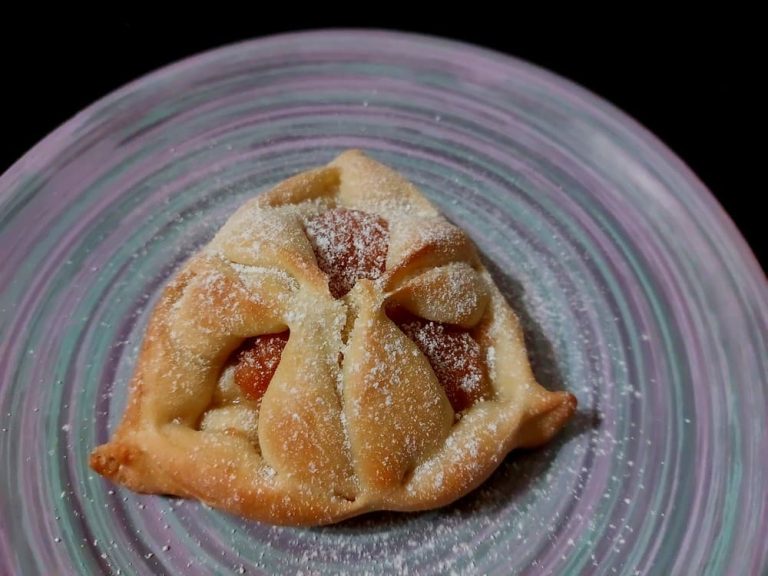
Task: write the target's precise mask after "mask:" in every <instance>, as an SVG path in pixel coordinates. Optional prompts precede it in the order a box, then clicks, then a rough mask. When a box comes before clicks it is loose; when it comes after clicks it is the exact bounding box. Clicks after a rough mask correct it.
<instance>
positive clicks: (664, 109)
mask: <svg viewBox="0 0 768 576" xmlns="http://www.w3.org/2000/svg"><path fill="white" fill-rule="evenodd" d="M297 12H298V11H297ZM540 18H541V17H539V19H540ZM470 20H471V19H469V18H468V19H466V20H465V21H461V22H460V23H456V24H452V23H448V22H434V21H430V20H428V19H424V23H418V22H417V21H414V20H409V21H408V22H411V23H409V24H403V22H406V20H403V19H392V18H390V19H387V18H378V19H370V18H369V19H367V20H366V19H364V18H358V19H356V20H355V19H351V20H349V19H347V20H339V19H338V18H337V19H333V18H330V17H328V16H324V17H320V18H313V17H310V16H307V15H304V16H303V17H301V16H292V17H281V18H277V17H274V16H271V17H270V18H264V17H261V18H257V17H242V18H234V17H230V18H227V19H224V18H215V17H212V18H206V19H202V20H200V21H198V22H196V23H194V24H190V23H189V22H177V21H168V20H166V21H163V22H159V21H156V20H152V21H148V19H147V18H130V17H123V18H115V19H110V20H109V21H108V22H109V24H108V25H105V24H104V23H102V24H95V23H93V22H92V21H85V20H84V21H82V22H80V23H73V22H67V23H66V25H63V24H59V25H56V26H53V25H51V26H49V27H47V28H48V29H44V28H41V27H40V26H39V25H37V26H35V27H34V28H33V29H29V30H27V29H25V28H24V25H23V24H19V27H18V29H15V30H10V32H9V33H6V34H5V35H2V36H0V65H1V66H2V68H0V69H2V72H3V78H4V81H3V84H4V87H2V89H1V90H0V94H2V96H0V97H1V98H2V104H3V105H2V108H1V109H0V113H2V115H3V117H2V126H3V128H2V132H0V134H2V139H1V140H0V141H1V142H2V143H1V144H0V172H3V171H5V170H6V169H7V168H8V167H9V166H10V165H11V164H12V163H13V162H15V161H16V160H17V159H18V158H19V157H20V156H21V155H23V154H24V153H25V152H26V151H27V150H28V149H29V148H30V147H31V146H33V145H34V144H35V143H36V142H38V141H39V140H40V139H42V138H43V137H44V136H45V135H46V134H48V133H49V132H50V131H51V130H53V129H54V128H56V127H57V126H58V125H59V124H61V123H62V122H64V121H66V120H67V119H68V118H70V117H71V116H72V115H74V114H75V113H77V112H78V111H79V110H80V109H82V108H83V107H85V106H87V105H89V104H90V103H92V102H93V101H95V100H97V99H99V98H101V97H102V96H104V95H106V94H108V93H109V92H111V91H112V90H114V89H115V88H117V87H119V86H121V85H123V84H125V83H126V82H129V81H131V80H133V79H135V78H137V77H139V76H141V75H143V74H145V73H147V72H149V71H151V70H154V69H156V68H158V67H160V66H163V65H166V64H169V63H171V62H173V61H175V60H178V59H180V58H184V57H186V56H189V55H192V54H194V53H197V52H200V51H204V50H207V49H210V48H214V47H217V46H220V45H223V44H228V43H231V42H235V41H238V40H244V39H248V38H253V37H257V36H262V35H265V34H271V33H276V32H285V31H291V30H302V29H309V28H318V27H378V28H390V29H400V30H408V31H414V32H421V33H427V34H432V35H440V36H446V37H449V38H454V39H458V40H464V41H467V42H471V43H474V44H478V45H482V46H486V47H489V48H493V49H495V50H499V51H502V52H506V53H508V54H512V55H514V56H517V57H519V58H523V59H525V60H528V61H530V62H532V63H534V64H538V65H540V66H543V67H545V68H548V69H550V70H552V71H554V72H556V73H558V74H560V75H562V76H565V77H567V78H569V79H571V80H573V81H575V82H577V83H579V84H581V85H582V86H585V87H587V88H589V89H590V90H592V91H593V92H595V93H597V94H599V95H600V96H602V97H604V98H605V99H607V100H609V101H610V102H612V103H613V104H615V105H616V106H618V107H619V108H621V109H623V110H624V111H625V112H627V113H629V114H630V115H631V116H633V117H634V118H636V119H637V120H638V121H639V122H640V123H641V124H643V125H645V126H646V127H647V128H648V129H649V130H651V131H652V132H654V133H655V134H656V135H657V136H658V137H659V138H660V139H661V140H662V141H664V142H665V143H666V144H667V145H668V146H669V147H670V148H671V149H672V150H674V151H675V152H676V153H677V154H678V155H679V156H680V157H681V158H682V159H683V160H684V161H685V162H686V163H687V164H688V165H689V166H690V167H691V169H692V170H693V171H694V172H695V173H696V174H698V176H699V177H700V178H701V180H702V181H703V182H704V183H705V184H706V185H707V187H708V188H709V189H710V190H711V191H712V192H713V193H714V194H715V196H716V197H717V198H718V200H719V201H720V203H721V204H722V205H723V207H724V208H725V209H726V211H727V212H728V213H729V215H730V216H731V218H732V219H733V220H734V222H735V223H736V225H737V226H738V227H739V229H740V230H741V232H742V234H743V235H744V236H745V238H746V239H747V241H748V243H749V244H750V246H751V247H752V250H753V251H754V252H755V254H756V256H757V257H758V259H759V260H760V262H761V264H762V266H763V269H764V270H765V269H766V262H768V254H767V253H766V242H765V233H764V231H763V223H762V212H763V211H762V210H760V209H759V208H758V207H757V206H756V201H757V200H756V198H757V197H758V190H759V189H761V188H764V184H762V183H761V182H759V181H757V176H758V170H757V168H756V164H755V162H756V160H754V161H753V160H749V158H752V157H754V158H756V157H757V154H755V153H754V152H752V150H755V147H756V146H757V145H758V142H759V140H756V141H753V139H752V138H751V137H750V134H753V133H757V132H759V131H758V128H757V126H756V118H757V117H758V114H757V111H756V108H755V107H753V106H752V105H751V104H750V103H749V102H750V100H751V98H752V96H753V95H754V94H758V93H759V92H758V89H757V85H756V80H755V78H756V76H757V74H756V71H757V70H759V68H760V67H759V66H758V63H757V58H756V57H755V56H754V52H753V51H751V49H750V48H751V47H750V46H749V44H750V42H751V36H750V35H749V33H748V32H747V31H746V30H742V29H741V27H729V26H728V25H727V24H726V23H725V22H724V21H723V22H715V23H714V24H713V25H711V26H708V27H702V26H699V25H694V24H693V23H691V22H683V23H676V24H675V23H673V24H667V27H666V28H664V27H663V26H660V25H659V24H658V23H651V24H648V25H642V26H637V31H631V30H628V29H626V28H625V27H623V26H622V27H618V26H615V25H612V26H609V25H601V24H598V23H597V22H594V23H593V24H592V25H590V26H586V27H585V26H584V25H581V24H579V25H569V26H567V27H564V31H563V30H557V31H554V29H553V28H550V27H547V26H534V25H529V24H530V22H524V23H521V22H518V23H516V24H515V25H512V24H511V23H510V24H509V25H504V26H498V27H492V26H489V22H490V20H488V19H485V20H482V19H478V21H479V22H480V23H479V24H473V23H472V22H471V21H470ZM630 20H631V18H630ZM371 22H374V23H375V24H372V23H371ZM665 22H666V21H665ZM726 38H727V40H726ZM763 147H764V146H763Z"/></svg>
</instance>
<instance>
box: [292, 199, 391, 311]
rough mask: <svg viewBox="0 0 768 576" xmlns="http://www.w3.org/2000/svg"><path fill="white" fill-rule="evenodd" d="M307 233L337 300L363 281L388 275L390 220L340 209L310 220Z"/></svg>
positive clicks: (357, 211)
mask: <svg viewBox="0 0 768 576" xmlns="http://www.w3.org/2000/svg"><path fill="white" fill-rule="evenodd" d="M305 230H306V233H307V237H308V238H309V241H310V242H311V244H312V249H313V250H314V251H315V258H316V259H317V265H318V267H319V268H320V270H322V271H323V272H325V274H326V275H327V276H328V288H329V289H330V291H331V294H332V295H333V297H334V298H341V297H342V296H344V295H345V294H346V293H347V292H349V291H350V290H352V287H353V286H354V285H355V282H357V281H358V280H359V279H361V278H368V279H369V280H376V279H377V278H378V277H379V276H381V275H382V274H383V273H384V268H385V266H386V263H387V248H388V247H389V227H388V226H387V221H386V220H384V219H382V218H379V217H378V216H375V215H373V214H368V213H366V212H361V211H360V210H347V209H346V208H336V209H334V210H328V211H326V212H323V213H322V214H320V215H319V216H315V217H314V218H312V219H310V220H309V221H308V222H307V224H306V226H305Z"/></svg>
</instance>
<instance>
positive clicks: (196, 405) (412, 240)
mask: <svg viewBox="0 0 768 576" xmlns="http://www.w3.org/2000/svg"><path fill="white" fill-rule="evenodd" d="M335 207H344V208H350V209H356V210H363V211H367V212H370V213H373V214H376V215H378V216H380V217H381V218H383V219H385V220H386V221H387V222H388V224H389V235H390V243H389V251H388V254H387V265H386V270H385V272H384V275H383V276H382V277H381V278H379V280H377V281H371V280H359V281H358V282H357V284H356V285H355V287H354V288H353V289H352V291H351V292H350V293H349V294H348V295H347V296H345V297H344V298H342V299H334V298H333V297H332V296H331V294H330V292H329V290H328V283H327V279H326V276H325V275H324V274H323V273H322V272H321V271H320V270H319V268H318V267H317V264H316V261H315V256H314V253H313V251H312V247H311V245H310V243H309V241H308V239H307V237H306V234H305V232H304V223H305V222H306V220H307V219H308V218H311V217H312V216H314V215H317V214H319V213H321V212H323V211H324V210H327V209H330V208H335ZM392 307H399V308H403V309H405V310H407V311H408V312H410V313H411V314H415V315H417V316H420V317H422V318H425V319H427V320H433V321H437V322H442V323H448V324H454V325H457V326H460V327H462V328H465V329H468V330H470V333H471V334H472V335H473V336H474V338H475V339H476V340H477V341H478V342H479V343H480V345H481V347H482V349H483V350H484V353H485V354H486V358H487V360H488V368H489V369H488V372H489V379H490V384H491V388H492V390H493V394H492V396H491V397H490V398H489V399H487V400H482V401H479V402H477V403H476V404H474V405H473V406H471V407H470V408H468V409H466V410H465V411H464V412H462V414H461V417H460V418H458V419H457V418H455V415H454V412H453V409H452V408H451V404H450V403H449V401H448V399H447V397H446V394H445V391H444V390H443V388H442V387H441V385H440V384H439V382H438V380H437V378H436V376H435V373H434V372H433V370H432V368H431V367H430V364H429V362H428V361H427V359H426V358H425V357H424V356H423V355H422V354H421V352H420V351H419V349H418V348H417V346H416V345H415V344H414V342H412V341H411V340H409V339H408V337H406V336H405V334H404V333H403V332H401V331H400V329H399V328H398V327H397V325H396V324H395V323H394V322H393V321H392V320H391V319H390V318H389V317H388V315H387V311H388V309H390V308H392ZM286 329H288V330H290V337H289V340H288V343H287V345H286V347H285V349H284V350H283V356H282V360H281V361H280V364H279V366H278V368H277V371H276V372H275V375H274V377H273V379H272V381H271V383H270V385H269V387H268V389H267V392H266V394H265V396H264V398H263V400H262V401H261V403H260V404H256V403H254V402H252V401H249V400H248V399H247V398H244V397H243V396H242V394H240V393H239V392H238V390H237V387H236V386H234V387H233V385H232V383H231V374H230V371H228V369H227V367H226V364H227V359H228V358H229V356H230V355H231V354H232V352H233V351H234V350H235V349H236V348H237V347H238V346H239V345H240V344H241V343H242V342H243V340H244V339H246V338H249V337H253V336H257V335H259V334H270V333H277V332H281V331H284V330H286ZM575 408H576V399H575V398H574V397H573V396H572V395H571V394H568V393H566V392H549V391H547V390H545V389H544V388H542V387H541V386H540V385H539V384H538V383H537V382H536V380H535V379H534V377H533V373H532V371H531V369H530V365H529V363H528V359H527V355H526V351H525V346H524V342H523V335H522V331H521V329H520V325H519V322H518V319H517V317H516V315H515V314H514V312H513V311H512V310H511V308H510V307H509V305H508V304H507V303H506V301H505V300H504V298H503V297H502V295H501V294H500V293H499V291H498V289H497V288H496V286H495V284H494V283H493V280H492V279H491V277H490V275H489V274H488V272H487V271H486V270H485V269H484V268H483V266H482V264H481V263H480V261H479V259H478V257H477V253H476V251H475V248H474V246H473V244H472V242H471V241H470V240H469V239H468V238H467V236H466V235H465V234H464V233H463V232H462V231H461V230H459V229H458V228H456V227H455V226H453V225H451V224H450V223H448V222H447V221H446V220H445V219H443V218H442V217H441V216H440V215H439V213H438V212H437V211H436V210H435V209H434V207H433V206H432V205H431V204H430V203H429V202H428V201H427V200H426V198H424V196H422V195H421V193H420V192H419V191H418V189H416V187H415V186H413V185H412V184H410V183H409V182H407V181H406V180H405V179H403V178H402V177H401V176H400V175H398V174H397V173H396V172H394V171H392V170H390V169H389V168H386V167H384V166H382V165H381V164H379V163H377V162H375V161H373V160H371V159H369V158H367V157H366V156H364V155H363V154H361V153H360V152H357V151H350V152H345V153H344V154H342V155H341V156H339V157H338V158H337V159H336V160H334V161H333V162H332V163H331V164H329V165H328V166H327V167H323V168H318V169H315V170H311V171H308V172H305V173H302V174H299V175H298V176H295V177H293V178H291V179H289V180H286V181H284V182H282V183H281V184H279V185H278V186H276V187H275V188H274V189H272V190H271V191H270V192H268V193H266V194H264V195H261V196H259V197H257V198H255V199H253V200H251V201H250V202H248V203H246V204H245V205H244V206H242V207H241V208H240V209H239V210H238V211H237V212H236V213H235V214H234V215H233V216H232V217H231V218H230V219H229V221H228V222H227V224H226V225H225V226H224V227H223V228H222V229H221V230H220V231H219V233H218V234H217V235H216V237H215V238H214V239H213V240H212V241H211V243H210V244H209V245H208V246H207V247H206V248H205V249H204V250H202V251H201V252H200V253H199V254H197V255H195V256H194V257H193V258H192V259H191V260H190V261H189V262H188V263H187V264H186V265H185V266H184V268H183V269H182V271H181V272H180V273H179V274H178V275H177V277H176V278H175V279H174V280H173V281H172V282H171V283H169V285H168V286H167V287H166V289H165V291H164V293H163V295H162V298H161V300H160V302H159V303H158V305H157V306H156V308H155V310H154V311H153V314H152V318H151V320H150V323H149V326H148V328H147V332H146V334H145V338H144V342H143V344H142V348H141V351H140V355H139V359H138V362H137V366H136V371H135V374H134V377H133V380H132V383H131V393H130V397H129V400H128V405H127V407H126V410H125V414H124V416H123V420H122V422H121V424H120V426H119V427H118V429H117V430H116V431H115V433H114V435H113V437H112V439H111V440H110V441H109V442H108V443H107V444H104V445H102V446H99V447H97V448H96V449H95V450H94V451H93V453H92V455H91V459H90V464H91V466H92V468H93V469H94V470H96V471H97V472H98V473H100V474H103V475H104V476H106V477H108V478H111V479H112V480H114V481H115V482H117V483H119V484H122V485H124V486H126V487H128V488H131V489H133V490H136V491H140V492H149V493H165V494H174V495H178V496H183V497H191V498H197V499H199V500H202V501H204V502H206V503H208V504H210V505H212V506H215V507H218V508H221V509H224V510H227V511H229V512H232V513H235V514H240V515H242V516H247V517H249V518H254V519H258V520H263V521H267V522H272V523H278V524H291V525H315V524H324V523H329V522H336V521H339V520H342V519H344V518H348V517H351V516H355V515H357V514H361V513H364V512H368V511H372V510H380V509H391V510H422V509H428V508H433V507H436V506H441V505H444V504H447V503H449V502H452V501H453V500H456V499H457V498H459V497H460V496H462V495H464V494H466V493H467V492H469V491H470V490H472V489H473V488H474V487H476V486H477V485H479V484H480V483H481V482H483V481H484V480H485V479H486V478H487V477H488V475H489V474H490V473H491V472H492V471H493V470H494V469H495V468H496V467H497V466H498V464H499V463H500V462H501V460H502V459H503V458H504V457H505V456H506V454H507V453H508V452H509V451H510V450H512V449H514V448H516V447H532V446H537V445H539V444H542V443H544V442H547V441H548V440H550V439H551V438H552V437H553V436H554V435H555V434H556V433H557V432H558V431H559V430H560V429H561V428H562V426H563V425H564V424H565V423H566V421H567V420H568V419H569V418H570V416H571V415H572V414H573V412H574V411H575Z"/></svg>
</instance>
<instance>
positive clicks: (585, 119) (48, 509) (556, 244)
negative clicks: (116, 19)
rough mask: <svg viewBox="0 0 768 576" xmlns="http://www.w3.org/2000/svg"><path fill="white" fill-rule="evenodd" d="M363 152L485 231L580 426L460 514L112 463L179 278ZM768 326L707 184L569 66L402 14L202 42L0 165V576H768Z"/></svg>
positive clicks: (492, 262)
mask: <svg viewBox="0 0 768 576" xmlns="http://www.w3.org/2000/svg"><path fill="white" fill-rule="evenodd" d="M350 147H358V148H362V149H365V150H366V151H368V152H369V153H370V154H372V155H373V156H374V157H376V158H378V159H380V160H382V161H384V162H385V163H388V164H390V165H392V166H394V167H396V168H397V169H398V170H400V171H402V172H403V173H404V174H406V175H407V176H408V177H409V178H411V179H412V180H413V181H414V182H416V183H417V184H418V185H419V186H420V187H421V188H422V189H423V190H424V191H425V192H426V193H427V194H428V195H429V196H430V198H431V199H433V200H434V201H435V202H436V203H437V204H439V205H440V206H441V207H442V208H443V209H444V210H445V212H446V213H447V214H448V215H449V217H450V218H451V219H453V220H454V221H455V222H457V223H458V224H459V225H461V226H462V227H464V228H465V229H466V230H467V231H468V232H469V233H470V235H471V236H472V237H473V238H474V239H475V240H476V242H477V243H478V245H479V247H480V248H481V250H482V252H483V254H484V257H485V259H486V261H487V263H488V267H489V269H490V270H491V271H492V273H493V274H494V276H495V278H496V279H497V281H498V283H499V284H500V286H501V287H502V289H503V291H504V292H505V294H506V295H507V296H508V298H509V299H510V300H511V301H512V302H513V304H514V306H515V307H516V309H517V310H518V311H519V312H520V315H521V317H522V318H523V320H524V323H525V327H526V336H527V340H528V344H529V346H530V349H531V354H532V359H533V362H534V365H535V369H536V372H537V376H538V377H539V379H540V380H541V381H542V382H544V383H545V384H546V385H547V386H548V387H551V388H564V389H568V390H570V391H571V392H573V393H574V394H576V395H577V396H578V400H579V406H580V411H579V413H578V416H577V418H576V419H575V422H573V424H572V425H570V427H569V428H568V429H567V430H566V431H565V433H564V434H563V435H562V436H561V437H560V438H559V439H558V440H557V442H555V443H554V444H552V445H551V446H549V447H547V448H545V449H543V450H538V451H530V452H521V453H515V454H513V455H511V456H510V457H509V458H508V459H507V460H506V461H505V462H504V464H503V465H502V466H501V468H500V469H499V470H498V472H497V473H495V474H494V475H493V477H492V478H491V479H490V480H489V481H488V482H487V483H486V484H484V485H483V486H482V487H481V488H480V489H478V490H477V491H476V492H474V493H473V494H471V495H469V496H467V497H466V498H464V499H462V500H461V501H459V502H458V503H456V504H454V505H452V506H449V507H447V508H445V509H441V510H436V511H432V512H428V513H423V514H408V515H406V514H373V515H369V516H366V517H363V518H359V519H354V520H351V521H348V522H345V523H342V524H339V525H336V526H331V527H325V528H320V529H291V528H277V527H270V526H267V525H263V524H259V523H255V522H248V521H244V520H241V519H238V518H234V517H232V516H228V515H226V514H222V513H220V512H216V511H213V510H211V509H208V508H206V507H204V506H201V505H200V504H198V503H195V502H187V501H181V500H174V499H170V498H164V497H157V496H140V495H137V494H133V493H131V492H128V491H125V490H122V489H119V488H116V487H115V486H113V485H111V484H110V483H109V482H107V481H105V480H103V479H102V478H100V477H98V476H96V475H95V474H93V473H92V472H91V471H90V470H89V468H88V466H87V458H88V454H89V451H90V450H91V449H92V448H93V446H94V445H96V444H98V443H100V442H103V441H104V440H105V439H106V438H107V436H108V434H109V432H110V430H112V429H113V428H114V426H115V424H116V422H117V420H118V418H119V416H120V414H121V412H122V409H123V406H124V404H125V398H126V386H127V382H128V380H129V378H130V374H131V371H132V368H133V365H134V362H135V360H136V354H137V346H138V345H139V343H140V340H141V336H142V332H143V329H144V326H145V325H146V322H147V319H148V315H149V312H150V310H151V307H152V304H153V302H154V301H155V299H156V298H157V296H158V293H159V290H160V288H161V286H162V285H163V283H164V282H165V281H166V280H167V279H168V278H169V277H170V276H171V274H172V273H173V271H174V270H175V269H176V268H177V267H178V266H179V264H180V263H181V262H182V261H183V260H184V259H185V258H186V257H188V256H189V255H190V254H191V253H192V252H194V251H195V250H196V249H197V248H198V247H200V246H201V245H203V244H204V243H205V242H207V241H208V240H209V239H210V238H211V236H212V235H213V233H214V232H215V230H216V229H217V228H218V227H219V226H220V225H221V224H222V223H223V221H224V219H225V218H226V216H227V215H228V214H229V213H231V212H232V211H233V210H234V209H235V207H236V206H238V205H239V204H240V203H241V202H243V201H244V200H246V199H247V198H249V197H250V196H252V195H253V194H255V193H257V192H259V191H261V190H264V189H266V188H268V187H269V186H270V185H272V184H274V183H276V182H278V181H279V180H281V179H283V178H285V177H287V176H289V175H291V174H293V173H295V172H297V171H299V170H302V169H304V168H307V167H309V166H313V165H318V164H322V163H325V162H327V161H328V160H329V159H330V158H332V157H333V156H334V155H335V154H336V153H338V152H339V151H341V150H343V149H346V148H350ZM767 319H768V289H767V287H766V281H765V277H764V276H763V275H762V274H761V272H760V270H759V268H758V266H757V265H756V263H755V261H754V258H753V257H752V255H751V253H750V252H749V249H748V248H747V246H746V245H745V244H744V242H743V240H742V239H741V237H740V236H739V234H738V232H737V231H736V230H735V228H734V227H733V225H732V224H731V222H730V221H729V220H728V219H727V217H726V216H725V215H724V213H723V212H722V210H721V209H720V208H719V206H718V205H717V204H716V202H715V201H714V199H713V198H712V196H711V195H710V194H709V193H708V192H707V191H706V190H705V189H704V187H703V186H702V185H701V184H700V183H699V181H698V180H697V179H696V178H695V176H694V175H693V174H691V173H690V171H689V170H688V169H687V168H686V167H685V166H684V165H683V164H682V163H681V162H680V161H679V160H678V159H677V158H676V157H674V156H673V155H672V154H671V153H670V152H669V151H668V150H667V149H666V148H665V147H664V146H663V145H661V144H660V143H659V142H658V141H657V140H656V139H655V138H654V137H653V136H651V135H650V134H648V133H647V132H646V131H645V130H644V129H642V128H641V127H639V126H637V125H636V124H635V123H634V122H633V121H631V120H630V119H628V118H627V117H626V116H624V115H623V114H622V113H620V112H618V111H617V110H616V109H614V108H613V107H611V106H610V105H609V104H607V103H605V102H603V101H600V100H598V99H597V98H595V97H594V96H593V95H591V94H589V93H587V92H586V91H584V90H582V89H580V88H578V87H576V86H574V85H572V84H569V83H567V82H565V81H563V80H562V79H559V78H556V77H554V76H552V75H550V74H548V73H546V72H544V71H542V70H539V69H536V68H534V67H532V66H529V65H527V64H524V63H521V62H518V61H516V60H513V59H510V58H508V57H505V56H502V55H499V54H494V53H491V52H488V51H484V50H481V49H477V48H473V47H469V46H465V45H461V44H457V43H453V42H448V41H442V40H436V39H430V38H423V37H418V36H409V35H403V34H394V33H383V32H375V33H374V32H319V33H306V34H297V35H288V36H280V37H274V38H267V39H262V40H256V41H253V42H248V43H244V44H240V45H236V46H231V47H227V48H224V49H221V50H217V51H214V52H211V53H207V54H203V55H201V56H197V57H194V58H191V59H189V60H185V61H183V62H180V63H178V64H175V65H173V66H171V67H169V68H165V69H163V70H160V71H159V72H156V73H154V74H151V75H149V76H147V77H145V78H142V79H140V80H138V81H137V82H135V83H133V84H131V85H129V86H126V87H125V88H123V89H121V90H119V91H118V92H116V93H114V94H112V95H110V96H108V97H107V98H105V99H103V100H101V101H100V102H98V103H96V104H94V105H93V106H91V107H90V108H88V109H86V110H84V111H83V112H82V113H80V114H79V115H78V116H76V117H75V118H73V119H72V120H70V121H69V122H68V123H67V124H65V125H64V126H62V127H61V128H59V129H58V130H57V131H56V132H54V133H53V134H51V135H50V136H49V137H48V138H46V139H45V140H44V141H42V142H41V143H40V144H38V145H37V146H36V147H35V148H34V149H33V150H31V151H30V152H29V153H28V154H27V155H26V156H25V157H24V158H22V159H21V160H20V161H19V162H18V163H16V164H15V165H14V166H13V167H12V168H11V169H10V170H9V171H8V172H7V173H5V174H4V175H3V176H2V177H0V517H1V518H2V519H3V521H2V525H0V573H1V574H17V573H19V574H21V573H23V574H53V573H55V574H96V573H113V574H150V573H157V574H224V573H233V574H268V573H275V572H278V573H296V574H298V573H302V574H353V573H354V574H448V573H457V574H504V575H506V574H606V575H612V574H630V575H631V574H664V575H667V574H715V575H720V574H761V573H765V570H766V569H768V487H767V485H766V477H768V464H766V455H767V454H768V432H767V430H768V425H766V422H767V421H768V398H767V394H768V382H767V376H766V375H767V374H768V369H767V368H768V366H767V365H768V355H767V354H766V350H767V349H768V347H767V346H766V340H767V339H768V338H767V335H768V330H767V325H768V322H767V321H766V320H767Z"/></svg>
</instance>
